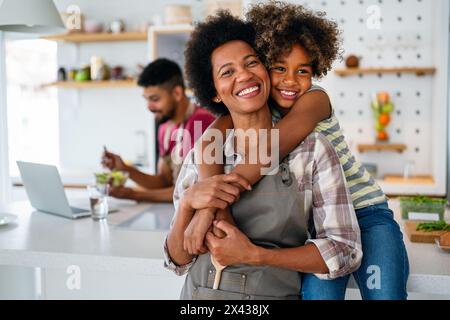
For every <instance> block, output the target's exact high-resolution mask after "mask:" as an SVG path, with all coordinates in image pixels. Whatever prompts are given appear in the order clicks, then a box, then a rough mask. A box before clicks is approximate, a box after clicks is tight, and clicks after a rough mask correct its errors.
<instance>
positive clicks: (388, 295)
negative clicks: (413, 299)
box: [300, 202, 409, 300]
mask: <svg viewBox="0 0 450 320" xmlns="http://www.w3.org/2000/svg"><path fill="white" fill-rule="evenodd" d="M356 216H357V218H358V223H359V227H360V229H361V241H362V249H363V258H362V262H361V266H360V268H359V269H358V270H357V271H355V272H354V273H353V276H354V278H355V280H356V283H357V284H358V287H359V290H360V292H361V297H362V298H363V300H406V298H407V296H408V294H407V290H406V282H407V280H408V276H409V262H408V255H407V252H406V249H405V245H404V243H403V234H402V233H401V231H400V227H399V226H398V224H397V222H396V221H395V220H394V218H393V213H392V210H391V209H389V207H388V204H387V202H385V203H381V204H377V205H372V206H369V207H366V208H362V209H358V210H356ZM349 278H350V275H347V276H344V277H341V278H338V279H335V280H320V279H319V278H317V277H316V276H314V274H311V273H308V274H306V273H305V274H303V275H302V289H301V292H300V294H301V295H302V299H304V300H343V299H344V298H345V290H346V288H347V283H348V280H349Z"/></svg>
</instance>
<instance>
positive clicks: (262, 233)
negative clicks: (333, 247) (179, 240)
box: [180, 160, 309, 300]
mask: <svg viewBox="0 0 450 320" xmlns="http://www.w3.org/2000/svg"><path fill="white" fill-rule="evenodd" d="M303 208H304V200H303V199H301V197H300V194H299V191H298V183H297V180H296V179H295V176H294V174H293V173H292V172H290V170H289V165H288V162H287V161H286V160H285V161H283V162H282V163H281V164H280V170H278V173H277V174H276V175H269V176H265V177H264V178H263V179H261V180H260V181H259V182H258V183H257V184H256V185H255V186H254V187H253V190H252V191H250V192H245V193H243V194H242V195H241V198H240V200H239V201H238V202H237V203H236V204H234V205H233V206H232V212H233V217H234V220H235V222H236V225H237V227H238V228H239V229H240V230H241V231H242V232H243V233H244V234H245V235H247V237H248V238H249V239H250V240H251V241H252V242H253V243H254V244H256V245H259V246H262V247H265V248H290V247H298V246H302V245H304V244H305V241H306V239H307V228H308V216H309V215H308V213H307V212H305V210H303ZM214 276H215V268H214V267H213V265H212V263H211V256H210V253H207V254H203V255H201V256H199V257H198V259H197V261H196V262H195V263H194V265H193V266H192V267H191V269H190V270H189V273H188V275H187V277H186V280H185V283H184V286H183V289H182V291H181V296H180V298H181V299H186V300H188V299H195V300H204V299H208V300H244V299H246V300H264V299H298V298H299V297H298V294H299V292H300V283H301V279H300V277H299V273H298V272H297V271H294V270H288V269H282V268H277V267H272V266H267V265H264V266H252V265H245V264H238V265H231V266H227V267H226V268H225V269H224V270H223V271H222V277H221V281H220V285H219V289H218V290H213V289H212V287H213V284H214Z"/></svg>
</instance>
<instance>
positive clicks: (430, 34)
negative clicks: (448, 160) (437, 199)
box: [290, 0, 448, 194]
mask: <svg viewBox="0 0 450 320" xmlns="http://www.w3.org/2000/svg"><path fill="white" fill-rule="evenodd" d="M290 2H291V3H296V4H301V5H304V6H307V7H309V8H311V9H313V10H315V11H325V12H326V13H327V17H328V18H330V19H332V20H334V21H336V22H337V23H338V25H339V28H340V29H341V30H342V35H343V40H344V42H343V46H344V50H345V54H344V56H346V55H349V54H355V55H357V56H359V57H361V61H360V65H361V67H436V68H437V69H438V73H437V74H438V75H439V71H440V70H446V67H445V66H446V63H443V61H445V60H444V59H442V57H440V55H439V50H441V48H442V46H443V45H442V41H444V42H447V41H448V34H447V35H446V33H445V31H444V32H441V33H440V34H438V33H437V32H436V30H437V28H438V27H439V26H440V25H444V26H445V23H443V21H439V20H440V19H442V17H444V16H443V15H439V14H438V10H439V7H441V8H447V10H448V5H447V4H443V2H442V1H440V0H439V1H435V0H309V1H290ZM378 14H379V15H378ZM445 18H446V19H447V25H448V16H447V17H445ZM443 35H444V36H443ZM445 35H446V36H445ZM447 45H448V44H447ZM444 47H445V45H444ZM446 59H448V57H446ZM447 63H448V60H447ZM335 67H344V62H343V61H339V62H337V63H336V65H335ZM442 79H443V78H442V77H439V78H438V77H437V76H436V75H435V76H433V75H431V76H430V75H428V76H424V77H418V76H416V75H414V74H380V75H377V74H375V75H362V76H361V75H360V76H351V77H345V78H341V77H338V76H337V75H335V74H334V73H333V72H330V73H329V75H328V76H327V77H326V78H325V79H323V80H322V81H321V82H320V83H319V84H320V85H322V86H323V87H325V88H326V89H327V91H328V92H329V94H330V97H331V99H332V103H333V106H334V108H335V112H336V115H337V117H338V119H339V120H340V123H341V127H342V128H343V129H344V134H345V136H346V140H347V142H348V143H349V145H350V148H351V150H352V151H353V152H354V154H355V155H356V156H357V158H358V159H359V160H360V161H361V162H365V163H375V164H377V166H378V172H379V176H380V177H382V176H384V175H385V174H397V175H401V174H403V172H404V169H405V166H410V167H411V165H412V168H413V172H412V173H413V174H414V175H431V176H434V178H435V179H436V178H437V176H439V175H441V176H443V177H445V175H446V172H442V170H444V171H446V168H445V166H444V168H442V165H441V163H442V162H440V161H437V160H436V158H437V157H445V148H446V145H445V142H444V143H443V144H442V145H440V144H438V143H436V142H435V140H436V139H442V140H443V141H444V140H445V137H446V132H445V130H444V129H445V128H446V117H445V113H446V106H445V105H444V106H442V105H440V103H441V102H442V99H441V100H440V99H437V97H436V95H438V96H439V97H441V95H446V94H447V93H446V90H445V88H444V90H439V89H438V88H439V86H440V84H439V83H438V81H441V80H442ZM445 79H447V76H445ZM378 91H387V92H389V93H390V94H391V97H392V100H393V102H394V104H395V105H396V110H395V111H394V112H393V113H392V115H391V116H392V121H391V124H390V125H389V127H388V133H389V135H390V142H392V143H403V144H406V145H407V150H406V151H405V152H404V153H403V154H399V153H392V152H372V153H364V154H359V153H358V152H357V145H358V144H360V143H374V142H375V129H374V124H375V121H374V118H373V116H372V111H371V108H370V101H371V97H372V96H373V94H375V93H376V92H378ZM442 111H445V112H443V113H442V118H440V117H439V116H437V113H440V112H442ZM436 120H437V121H440V123H439V124H437V123H436ZM436 126H437V127H439V128H441V129H440V130H441V131H442V132H439V131H437V129H436V128H437V127H436ZM438 165H439V168H437V166H438ZM388 188H389V187H388ZM394 189H395V190H391V191H390V190H386V191H388V192H389V193H403V192H402V190H401V189H399V188H394ZM404 189H405V192H404V193H408V188H404ZM411 190H412V189H411ZM421 190H423V191H422V192H424V193H427V191H426V190H424V189H421ZM428 193H431V194H444V193H445V183H439V184H438V185H437V186H436V187H435V188H430V190H429V191H428Z"/></svg>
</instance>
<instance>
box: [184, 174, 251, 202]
mask: <svg viewBox="0 0 450 320" xmlns="http://www.w3.org/2000/svg"><path fill="white" fill-rule="evenodd" d="M250 189H251V186H250V183H249V182H248V181H247V180H246V179H244V178H243V177H242V176H240V175H238V174H236V173H230V174H221V175H217V176H214V177H211V178H208V179H205V180H202V181H199V182H197V183H195V184H194V185H192V186H191V187H189V188H188V189H186V190H185V191H184V193H183V198H182V201H183V202H184V205H185V207H186V208H189V209H191V210H200V209H205V208H216V209H225V208H226V207H227V206H229V205H230V204H232V203H234V202H236V201H237V200H238V199H239V195H240V192H241V190H250Z"/></svg>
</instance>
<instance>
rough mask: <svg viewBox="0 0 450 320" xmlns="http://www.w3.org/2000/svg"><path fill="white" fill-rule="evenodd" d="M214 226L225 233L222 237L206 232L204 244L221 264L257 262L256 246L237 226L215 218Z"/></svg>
mask: <svg viewBox="0 0 450 320" xmlns="http://www.w3.org/2000/svg"><path fill="white" fill-rule="evenodd" d="M214 226H215V227H216V228H218V229H220V230H222V231H223V232H224V233H225V234H226V236H225V237H224V238H222V239H220V238H218V237H216V236H215V235H214V234H213V233H212V232H208V233H207V234H206V246H207V247H208V249H209V251H210V252H211V254H212V255H213V256H214V257H215V258H216V260H217V262H218V263H220V264H221V265H223V266H229V265H233V264H239V263H246V264H256V263H257V254H258V247H257V246H256V245H254V244H253V243H252V242H251V241H250V239H249V238H248V237H247V236H246V235H245V234H243V233H242V232H241V231H240V230H239V229H238V228H237V227H235V226H233V225H231V224H229V223H228V222H226V221H225V220H220V221H217V220H215V221H214Z"/></svg>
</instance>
